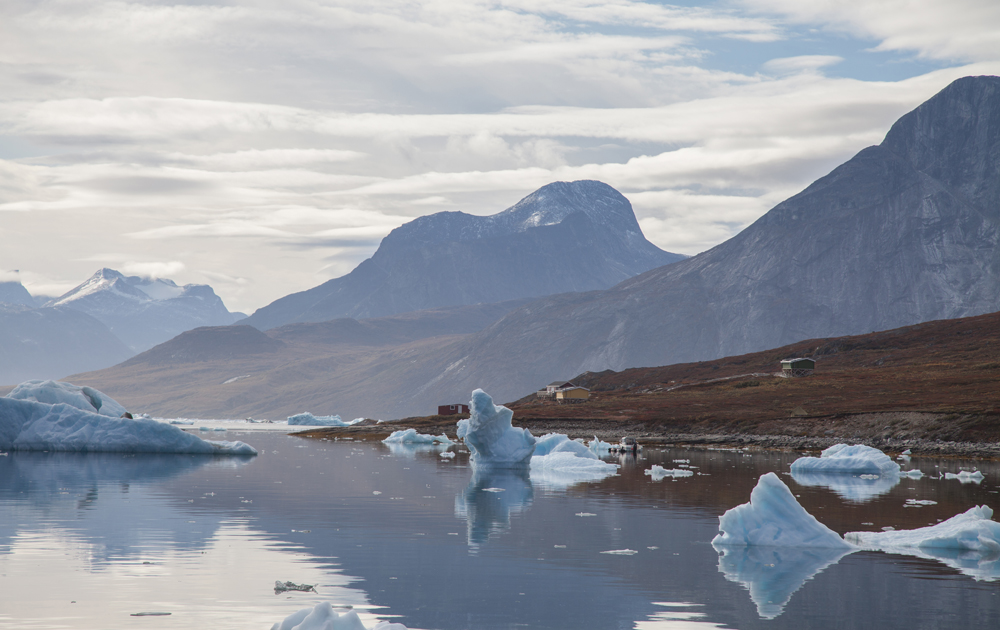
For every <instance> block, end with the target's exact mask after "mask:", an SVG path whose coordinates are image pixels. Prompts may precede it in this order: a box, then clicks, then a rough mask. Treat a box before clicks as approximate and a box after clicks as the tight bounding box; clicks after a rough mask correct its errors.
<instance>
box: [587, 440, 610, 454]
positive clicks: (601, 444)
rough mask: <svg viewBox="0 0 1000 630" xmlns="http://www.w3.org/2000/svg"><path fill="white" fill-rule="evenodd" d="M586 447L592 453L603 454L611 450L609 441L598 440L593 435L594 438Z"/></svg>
mask: <svg viewBox="0 0 1000 630" xmlns="http://www.w3.org/2000/svg"><path fill="white" fill-rule="evenodd" d="M587 448H589V449H590V452H591V453H593V454H594V455H598V456H600V455H605V454H607V453H610V452H611V443H610V442H605V441H603V440H600V439H598V438H597V436H596V435H595V436H594V439H593V440H591V441H590V443H589V444H587Z"/></svg>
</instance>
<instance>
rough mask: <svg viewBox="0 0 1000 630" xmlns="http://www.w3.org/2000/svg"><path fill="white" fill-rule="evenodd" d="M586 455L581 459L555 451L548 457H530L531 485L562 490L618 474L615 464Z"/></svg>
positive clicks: (570, 452)
mask: <svg viewBox="0 0 1000 630" xmlns="http://www.w3.org/2000/svg"><path fill="white" fill-rule="evenodd" d="M571 442H572V440H571ZM573 443H574V444H579V443H578V442H573ZM587 455H588V456H587V457H581V456H580V455H578V454H577V453H575V452H573V451H555V452H553V453H549V454H548V455H537V456H535V457H532V458H531V467H530V470H531V483H532V484H534V485H536V486H541V487H544V488H548V489H564V488H568V487H570V486H572V485H574V484H578V483H593V482H596V481H601V480H602V479H606V478H607V477H613V476H614V475H617V474H618V465H617V464H612V463H609V462H605V461H602V460H600V459H597V456H595V455H593V454H592V453H591V452H590V451H587Z"/></svg>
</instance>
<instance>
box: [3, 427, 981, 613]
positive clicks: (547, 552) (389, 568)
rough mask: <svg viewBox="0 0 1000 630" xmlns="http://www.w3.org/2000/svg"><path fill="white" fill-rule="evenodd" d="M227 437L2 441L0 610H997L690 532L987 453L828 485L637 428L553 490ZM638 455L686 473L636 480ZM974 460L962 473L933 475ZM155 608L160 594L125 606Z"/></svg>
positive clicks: (441, 465)
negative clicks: (184, 441) (209, 450)
mask: <svg viewBox="0 0 1000 630" xmlns="http://www.w3.org/2000/svg"><path fill="white" fill-rule="evenodd" d="M228 439H239V440H242V441H245V442H247V443H249V444H251V445H253V446H254V447H256V448H257V449H258V450H259V451H260V453H261V454H260V455H259V456H258V457H256V458H252V459H245V460H237V459H232V458H212V457H194V456H162V455H161V456H141V455H139V456H133V455H128V456H122V455H79V454H60V453H10V454H9V455H7V456H3V457H0V628H4V629H6V628H39V629H42V628H80V629H90V628H111V629H116V628H195V627H211V628H241V629H245V628H264V629H266V628H270V627H271V624H272V623H274V622H276V621H280V620H281V619H283V618H284V617H285V616H287V615H288V614H290V613H291V612H294V611H295V610H298V609H300V608H303V607H306V606H310V607H311V606H313V605H315V604H316V603H319V602H321V601H330V602H332V603H334V604H335V605H341V606H353V607H354V608H355V610H358V611H359V612H361V613H362V618H363V620H364V621H365V623H366V624H367V625H369V626H370V625H373V624H374V623H375V621H376V620H378V619H385V620H392V621H397V622H399V623H403V624H405V625H406V626H407V627H409V628H411V629H412V628H425V629H431V628H440V629H459V628H461V629H466V628H467V629H480V628H482V629H494V628H504V629H508V628H515V627H517V628H539V629H542V628H545V629H549V628H574V629H579V628H595V629H596V628H639V629H643V630H651V629H675V628H676V629H682V628H683V629H685V630H688V629H691V630H694V629H700V628H706V629H707V628H717V627H723V628H741V629H744V628H745V629H750V628H895V627H908V628H910V627H912V628H942V627H962V628H995V627H998V626H1000V582H998V581H989V580H979V581H977V580H975V579H973V578H972V577H970V576H968V575H965V574H963V573H961V572H960V571H959V569H957V568H953V567H951V566H948V565H947V564H945V563H944V562H941V561H937V560H930V559H921V558H916V557H911V556H896V555H888V554H883V553H874V552H856V553H853V554H849V555H846V556H843V557H840V553H839V552H838V553H832V554H831V553H830V552H822V551H815V550H813V551H805V552H796V551H793V550H767V549H763V550H761V549H757V550H735V551H728V550H727V552H726V554H725V555H724V556H721V557H720V554H719V552H717V551H716V550H715V549H714V548H713V547H712V546H711V544H710V541H711V540H712V538H713V537H714V536H715V534H716V533H717V532H718V516H719V515H720V514H722V513H723V512H724V511H725V510H727V509H729V508H731V507H734V506H735V505H738V504H740V503H744V502H746V501H747V500H748V499H749V496H750V491H751V489H752V488H753V486H754V485H755V483H756V481H757V479H758V477H759V476H760V475H761V474H763V473H765V472H769V471H774V472H777V473H778V474H779V476H780V477H781V479H782V480H783V481H784V482H785V483H786V484H788V486H789V488H791V490H792V492H794V493H795V494H796V495H797V496H799V500H800V502H801V503H802V505H803V506H804V507H805V508H806V509H807V510H808V511H809V512H810V513H812V514H813V515H815V516H816V517H817V518H818V519H819V520H820V521H821V522H823V523H824V524H826V525H827V526H829V527H831V528H832V529H834V530H835V531H837V532H839V533H841V534H843V533H844V532H846V531H859V530H873V531H880V530H881V529H882V528H883V527H894V528H896V529H903V528H914V527H922V526H925V525H930V524H933V523H935V522H937V521H938V520H939V519H945V518H948V517H950V516H953V515H955V514H957V513H959V512H963V511H965V510H967V509H968V508H970V507H972V506H974V505H981V504H984V503H985V504H988V505H991V506H992V507H995V508H1000V501H998V500H997V499H998V497H1000V494H997V492H998V481H1000V466H997V465H996V464H995V463H992V462H982V461H978V462H971V461H960V460H954V459H932V458H915V459H913V460H912V462H910V464H909V465H908V466H906V467H908V468H909V467H916V468H920V469H921V470H923V471H924V473H927V474H928V475H929V476H928V477H925V478H923V479H909V478H902V479H901V480H900V481H899V483H898V484H896V485H894V486H887V485H886V484H882V485H879V482H878V481H877V480H864V479H857V478H853V479H852V481H851V482H850V483H841V484H839V485H837V484H834V485H835V486H836V487H833V488H831V487H829V486H830V484H829V483H827V484H826V485H824V484H822V483H818V482H817V481H816V480H805V481H804V483H803V484H799V483H797V482H796V481H795V480H794V479H793V478H792V477H791V476H790V475H788V474H786V473H787V471H788V469H789V465H790V464H791V462H792V461H793V460H794V459H795V458H796V457H798V454H796V453H744V452H739V451H722V450H714V451H713V450H684V449H662V450H661V449H647V450H646V451H644V452H642V453H640V454H639V457H638V459H637V460H636V459H635V458H633V457H631V456H625V457H621V458H620V459H619V458H617V457H616V458H615V459H613V460H612V461H620V463H621V464H622V468H621V470H620V474H619V475H618V476H616V477H611V478H609V479H606V480H604V481H602V482H598V483H587V484H577V485H572V486H569V487H566V486H564V485H562V484H561V483H560V482H559V481H557V480H539V479H534V480H532V479H530V478H529V476H528V475H527V474H523V473H522V474H518V473H514V472H509V471H507V472H493V473H483V472H477V473H474V471H473V470H472V469H470V468H469V465H468V455H467V454H466V453H463V452H459V453H458V455H457V456H456V457H454V458H450V459H449V458H443V457H441V456H440V452H441V451H442V450H443V449H442V448H439V447H424V448H419V449H413V448H406V447H397V448H394V449H389V448H388V447H386V446H384V445H382V444H377V443H358V442H350V441H340V442H333V441H317V440H306V439H302V438H297V437H294V436H286V435H283V434H277V433H273V432H237V431H234V430H230V431H229V435H228ZM453 450H454V449H453ZM675 460H689V462H676V461H675ZM652 464H660V465H662V466H663V467H665V468H677V467H679V466H681V465H682V464H684V465H685V466H687V465H690V466H692V467H695V468H692V469H691V470H693V471H694V472H696V473H698V474H695V475H694V476H690V477H682V478H678V479H676V480H672V479H670V478H667V479H664V480H662V481H653V480H652V479H651V478H650V477H649V476H647V475H644V474H643V471H644V470H645V469H648V468H649V467H650V466H651V465H652ZM974 467H978V468H979V470H981V471H983V473H984V474H985V475H986V480H985V481H984V482H983V483H982V484H979V485H976V484H973V483H968V484H962V483H960V482H959V481H957V480H945V479H940V480H939V479H937V478H936V477H937V476H938V473H940V472H958V471H959V470H960V469H962V468H966V469H971V468H974ZM930 476H933V477H934V478H931V477H930ZM821 481H822V480H821ZM804 484H808V485H804ZM907 500H917V501H936V502H937V503H936V504H934V505H924V506H923V507H904V505H905V504H906V502H907ZM911 503H912V501H911ZM609 551H615V552H618V553H606V552H609ZM993 560H994V561H996V560H998V559H993ZM953 564H956V565H961V564H962V559H961V558H959V559H957V560H955V562H953ZM989 566H993V565H989ZM989 570H994V571H995V572H996V574H997V576H1000V568H996V569H988V570H987V573H989ZM276 580H280V581H292V582H296V583H306V584H315V585H316V590H317V592H316V593H312V592H294V591H292V592H284V593H278V594H276V593H275V592H274V582H275V581H276ZM153 612H157V613H170V614H169V615H157V616H153V615H147V616H132V615H135V614H137V613H153Z"/></svg>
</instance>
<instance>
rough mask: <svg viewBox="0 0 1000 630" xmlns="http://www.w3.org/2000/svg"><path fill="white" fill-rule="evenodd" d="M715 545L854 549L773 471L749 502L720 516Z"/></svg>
mask: <svg viewBox="0 0 1000 630" xmlns="http://www.w3.org/2000/svg"><path fill="white" fill-rule="evenodd" d="M712 545H713V546H716V547H749V546H761V547H829V548H832V549H849V548H851V545H850V544H849V543H847V542H845V541H844V539H843V538H841V537H840V536H839V535H838V534H837V532H835V531H833V530H832V529H830V528H828V527H827V526H826V525H823V524H822V523H820V522H819V521H817V520H816V517H814V516H813V515H812V514H810V513H809V512H806V510H805V508H803V507H802V506H801V505H799V502H798V501H796V500H795V496H794V495H792V491H791V490H789V489H788V486H786V485H785V484H784V483H782V481H781V479H778V476H777V475H775V474H774V473H773V472H770V473H767V474H765V475H762V476H761V478H760V480H759V481H758V482H757V486H756V487H755V488H754V489H753V491H752V492H751V493H750V502H749V503H744V504H743V505H738V506H736V507H734V508H733V509H731V510H728V511H727V512H726V513H725V514H723V515H722V516H720V517H719V535H718V536H716V537H715V538H714V539H713V540H712Z"/></svg>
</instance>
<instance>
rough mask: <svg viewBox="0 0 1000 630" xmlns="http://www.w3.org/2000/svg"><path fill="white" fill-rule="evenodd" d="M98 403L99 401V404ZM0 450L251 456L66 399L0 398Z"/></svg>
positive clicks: (242, 447) (246, 450) (240, 447)
mask: <svg viewBox="0 0 1000 630" xmlns="http://www.w3.org/2000/svg"><path fill="white" fill-rule="evenodd" d="M102 406H103V405H102ZM0 449H9V450H15V451H75V452H89V453H96V452H107V453H185V454H205V455H256V454H257V450H256V449H254V448H253V447H251V446H249V445H247V444H244V443H243V442H221V441H220V442H214V441H208V440H203V439H201V438H200V437H198V436H196V435H192V434H190V433H185V432H184V431H182V430H181V429H179V428H177V427H175V426H173V425H169V424H166V423H163V422H157V421H156V420H149V419H143V418H140V419H131V418H114V417H110V416H105V415H101V414H98V413H95V412H91V411H85V410H83V409H79V408H77V407H74V406H71V405H69V404H67V403H60V404H57V405H50V404H46V403H40V402H33V401H29V400H16V399H12V398H0Z"/></svg>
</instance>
